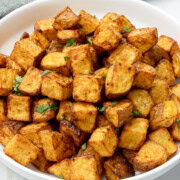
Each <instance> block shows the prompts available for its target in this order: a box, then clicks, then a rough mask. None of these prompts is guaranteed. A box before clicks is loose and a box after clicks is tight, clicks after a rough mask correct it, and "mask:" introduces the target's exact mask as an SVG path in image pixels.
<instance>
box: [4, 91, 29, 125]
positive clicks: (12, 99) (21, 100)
mask: <svg viewBox="0 0 180 180" xmlns="http://www.w3.org/2000/svg"><path fill="white" fill-rule="evenodd" d="M31 101H32V99H31V97H28V96H17V95H14V94H11V95H9V96H8V103H7V110H8V111H7V117H8V119H9V120H15V121H26V122H30V121H31Z"/></svg>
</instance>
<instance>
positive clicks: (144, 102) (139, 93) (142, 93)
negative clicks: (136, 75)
mask: <svg viewBox="0 0 180 180" xmlns="http://www.w3.org/2000/svg"><path fill="white" fill-rule="evenodd" d="M128 99H130V100H131V101H132V103H133V105H134V110H136V111H139V112H140V114H139V117H146V116H147V115H148V114H149V112H150V111H151V109H152V107H153V106H154V103H153V100H152V98H151V96H150V94H149V93H148V91H146V90H143V89H134V90H132V91H130V92H129V94H128Z"/></svg>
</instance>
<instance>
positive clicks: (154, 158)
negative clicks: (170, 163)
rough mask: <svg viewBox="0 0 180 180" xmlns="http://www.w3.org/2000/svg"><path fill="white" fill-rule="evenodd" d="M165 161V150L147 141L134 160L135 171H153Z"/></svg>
mask: <svg viewBox="0 0 180 180" xmlns="http://www.w3.org/2000/svg"><path fill="white" fill-rule="evenodd" d="M166 161H167V152H166V149H165V148H164V147H163V146H161V145H160V144H157V143H155V142H154V141H147V142H146V143H145V144H144V145H143V146H142V147H141V149H140V151H139V152H138V153H137V156H136V157H135V159H134V166H135V169H136V170H138V171H140V172H144V171H149V170H151V169H154V168H156V167H158V166H160V165H161V164H164V163H165V162H166Z"/></svg>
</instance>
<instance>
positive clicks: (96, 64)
mask: <svg viewBox="0 0 180 180" xmlns="http://www.w3.org/2000/svg"><path fill="white" fill-rule="evenodd" d="M89 52H90V56H91V61H92V63H93V68H94V69H97V68H99V62H98V58H97V53H96V50H95V49H94V47H92V46H89Z"/></svg>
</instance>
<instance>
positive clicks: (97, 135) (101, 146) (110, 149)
mask: <svg viewBox="0 0 180 180" xmlns="http://www.w3.org/2000/svg"><path fill="white" fill-rule="evenodd" d="M110 139H111V141H109V140H110ZM88 143H89V144H90V145H91V146H92V147H93V148H94V150H95V151H96V152H98V153H99V155H100V156H102V157H110V156H112V155H113V154H114V151H115V149H116V147H117V144H118V138H117V136H116V134H115V133H114V130H113V128H112V127H111V126H105V127H100V128H97V129H96V130H95V131H94V132H93V133H92V135H91V137H90V139H89V142H88Z"/></svg>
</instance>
